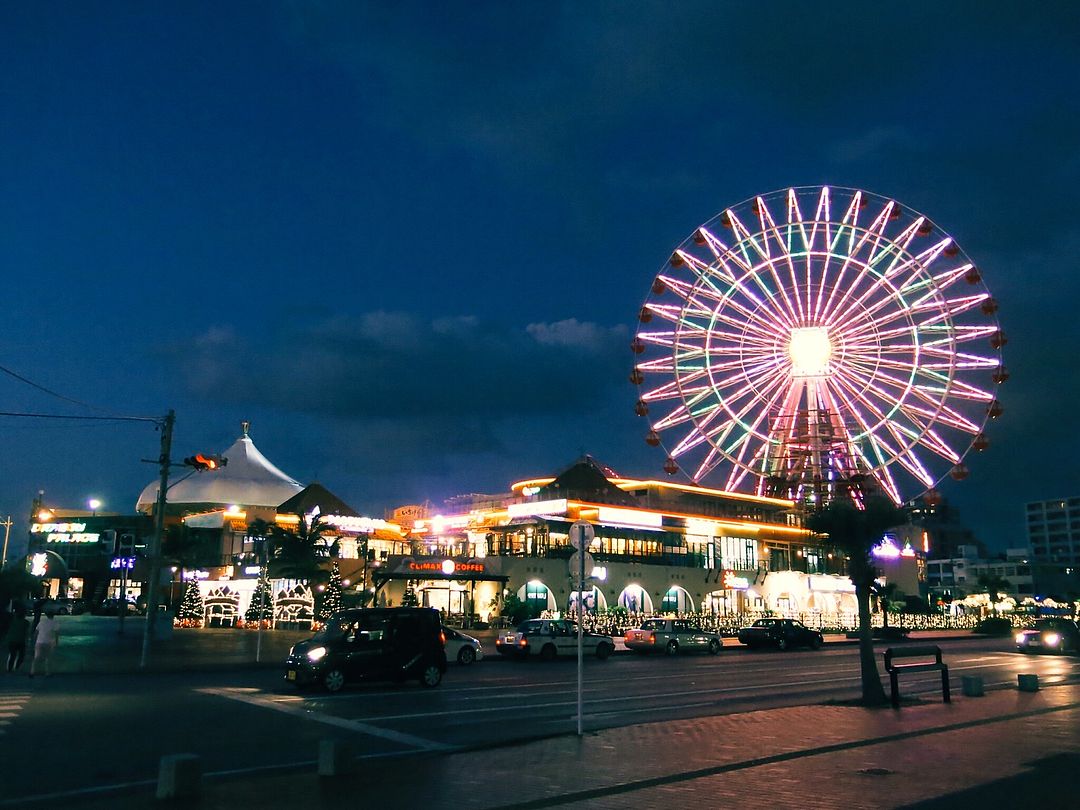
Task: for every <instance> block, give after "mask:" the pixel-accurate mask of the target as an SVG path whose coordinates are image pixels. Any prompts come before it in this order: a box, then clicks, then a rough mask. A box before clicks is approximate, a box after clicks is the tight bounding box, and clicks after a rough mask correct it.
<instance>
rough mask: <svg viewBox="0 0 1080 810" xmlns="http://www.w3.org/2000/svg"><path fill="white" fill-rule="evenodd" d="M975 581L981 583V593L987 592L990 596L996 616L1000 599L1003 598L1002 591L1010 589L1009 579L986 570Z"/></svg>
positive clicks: (991, 607) (991, 606)
mask: <svg viewBox="0 0 1080 810" xmlns="http://www.w3.org/2000/svg"><path fill="white" fill-rule="evenodd" d="M975 581H976V582H977V583H978V585H979V593H985V594H986V595H987V596H988V597H989V598H990V610H991V612H992V613H993V614H994V615H995V616H996V615H997V603H998V600H999V599H1000V598H1001V594H1002V592H1004V591H1008V590H1009V580H1007V579H1005V577H1003V576H1000V575H998V574H992V573H990V572H989V571H986V572H984V573H982V574H979V577H978V579H976V580H975Z"/></svg>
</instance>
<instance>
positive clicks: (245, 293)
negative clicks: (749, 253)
mask: <svg viewBox="0 0 1080 810" xmlns="http://www.w3.org/2000/svg"><path fill="white" fill-rule="evenodd" d="M1077 8H1078V7H1077V6H1075V5H1074V4H1072V3H1040V4H1035V5H1033V6H1031V7H1030V8H1021V7H1019V6H1017V5H1015V4H1005V3H993V2H957V3H933V2H915V3H902V4H865V3H796V2H777V3H769V4H757V3H736V2H703V3H696V2H678V3H670V2H633V3H615V2H567V3H556V2H551V3H521V2H475V3H438V4H436V3H409V2H394V3H360V2H276V3H275V2H258V3H256V2H230V3H221V2H214V3H201V2H183V3H145V2H109V3H81V2H34V3H6V4H3V5H2V6H0V268H2V272H3V277H4V279H5V281H6V284H5V293H4V296H3V306H2V308H0V366H3V367H5V368H7V369H10V370H12V371H14V372H16V373H18V374H21V375H23V376H25V377H27V378H29V379H31V380H33V381H35V382H36V383H38V384H40V385H42V386H44V387H46V388H48V389H50V390H52V391H55V392H58V393H60V394H62V395H64V396H65V397H69V398H71V399H75V400H79V401H80V402H84V403H88V404H89V405H92V406H94V408H96V409H97V410H89V409H87V408H84V407H81V406H78V405H75V404H72V403H70V402H67V401H64V400H61V399H57V398H55V397H51V396H49V395H47V394H45V393H42V392H41V391H38V390H36V389H34V388H31V387H29V386H26V385H24V384H23V383H20V382H19V381H17V380H15V379H14V378H12V377H10V376H6V375H0V410H3V411H33V412H42V413H61V414H102V413H103V414H116V413H123V414H138V415H162V414H164V413H165V412H166V411H167V410H168V409H169V408H174V409H175V410H176V412H177V429H176V441H175V452H176V455H178V456H183V455H187V454H190V453H193V452H196V451H207V450H212V451H219V450H222V449H224V448H225V447H227V446H228V445H229V444H231V442H232V441H233V440H234V439H235V438H236V437H237V436H238V435H239V433H240V421H241V420H242V419H249V420H251V422H252V423H253V427H252V437H253V439H254V440H255V442H256V444H257V445H258V446H259V447H260V448H261V449H262V450H263V451H264V452H265V453H266V454H267V456H268V457H269V458H270V459H271V460H273V461H274V462H275V463H276V464H277V465H278V466H280V467H281V468H282V469H284V470H285V471H286V472H288V473H289V474H290V475H293V476H294V477H296V478H298V479H300V480H302V481H304V482H308V481H312V480H316V479H317V480H319V481H320V482H321V483H323V484H324V485H326V486H327V487H328V488H330V489H331V490H332V491H334V492H335V493H337V494H338V495H340V496H341V497H343V498H344V499H345V500H346V501H348V502H349V503H351V504H352V505H353V506H355V507H356V508H358V509H360V510H362V511H364V512H368V513H372V514H376V515H381V514H382V512H383V510H384V509H387V508H391V507H393V506H396V505H400V504H404V503H413V502H418V501H423V500H425V499H429V500H431V501H436V502H438V501H440V500H441V499H443V498H444V497H446V496H449V495H453V494H458V493H464V492H498V491H503V490H505V489H506V487H507V486H508V484H509V483H510V482H511V481H513V480H516V479H520V478H524V477H529V476H533V475H542V474H547V473H553V472H555V471H557V470H558V469H559V468H561V467H563V466H565V465H567V464H568V463H570V462H571V461H573V460H574V458H575V457H577V456H578V455H580V454H581V453H582V452H588V453H591V454H592V455H594V456H595V457H597V458H599V459H600V460H601V461H603V462H605V463H606V464H608V465H610V466H612V467H613V468H615V469H616V470H618V471H619V472H620V473H622V474H624V475H630V476H663V473H662V472H661V470H660V468H661V465H662V464H663V462H664V454H663V452H662V451H660V450H659V449H653V448H649V447H648V446H647V445H645V443H644V442H643V441H642V435H643V433H644V431H645V429H646V428H645V426H644V424H643V420H640V419H638V418H637V417H636V416H634V414H633V405H634V401H635V399H636V393H635V389H634V388H633V386H631V385H630V384H629V382H628V381H627V373H628V371H629V368H630V367H631V364H632V355H631V354H630V352H629V350H628V344H629V342H630V340H631V338H632V337H633V331H634V328H635V325H636V314H637V311H638V309H639V307H640V306H641V302H642V301H643V299H644V297H645V295H646V292H647V291H648V288H649V285H650V283H651V281H652V278H653V276H654V275H655V273H656V272H657V270H658V269H659V268H660V266H661V265H662V264H663V262H664V260H665V258H666V257H667V256H668V254H669V253H670V251H671V249H672V247H673V246H674V245H676V244H678V243H679V242H681V241H682V240H683V239H684V238H685V237H686V236H687V235H688V234H689V233H690V232H691V231H692V230H693V229H694V228H695V227H696V226H697V225H698V224H700V223H701V222H704V221H706V220H708V219H710V218H711V217H712V216H714V215H715V214H716V213H717V212H718V211H720V210H721V209H722V208H724V207H725V206H728V205H733V204H735V203H738V202H740V201H742V200H744V199H746V198H747V197H749V196H751V195H753V194H758V193H765V192H768V191H771V190H774V189H778V188H783V187H787V186H790V185H814V184H834V185H845V186H854V187H859V188H865V189H867V190H870V191H873V192H876V193H878V194H882V195H885V196H888V197H893V198H895V199H898V200H900V201H901V202H903V203H905V204H906V205H909V206H911V207H913V208H915V209H917V210H919V211H921V212H923V213H925V214H927V215H928V216H930V217H931V218H932V219H933V220H934V221H935V222H937V223H938V224H939V225H941V227H943V228H944V229H945V230H946V231H947V232H949V233H950V234H952V235H953V236H954V237H955V238H956V239H957V240H958V241H959V243H960V244H961V245H962V246H963V247H964V249H965V250H966V251H967V253H968V254H969V255H971V256H972V257H973V258H974V259H975V261H977V262H978V263H979V265H980V267H981V268H982V271H983V275H984V278H985V279H986V282H987V284H988V286H989V287H990V289H991V290H992V292H993V293H994V295H995V297H996V298H997V299H998V300H999V302H1000V304H1001V312H1000V318H1001V321H1002V323H1003V325H1004V328H1005V329H1006V331H1007V333H1008V335H1009V340H1010V342H1009V344H1008V346H1007V347H1006V349H1005V356H1006V362H1007V365H1008V367H1009V369H1010V371H1011V372H1012V378H1011V379H1010V381H1009V382H1008V384H1007V385H1006V387H1005V388H1004V389H1003V391H1002V395H1001V399H1002V402H1003V404H1004V406H1005V415H1004V416H1003V417H1002V418H1001V419H1000V420H998V421H997V422H996V423H994V424H993V425H992V427H991V430H990V433H989V435H990V439H991V448H990V449H989V450H987V451H986V452H985V453H983V454H980V455H979V456H978V457H975V458H971V459H970V460H969V466H970V467H971V468H972V475H971V477H970V478H969V479H968V480H967V481H964V482H963V483H960V484H957V483H955V482H952V481H947V482H946V483H944V484H943V485H942V487H941V489H942V491H943V492H944V494H945V495H946V497H948V498H949V499H950V500H951V501H952V502H953V503H955V505H957V506H958V507H959V508H960V510H961V511H962V514H963V515H964V517H965V518H966V520H967V521H968V522H969V523H970V524H971V525H972V526H973V527H974V528H975V529H976V530H977V532H978V534H979V536H980V537H981V538H982V539H984V540H986V541H987V542H988V543H990V544H991V545H992V546H996V547H1005V546H1008V545H1019V544H1021V543H1022V542H1023V540H1024V534H1023V504H1024V503H1025V501H1028V500H1035V499H1041V498H1048V497H1057V496H1064V495H1077V494H1080V481H1078V475H1077V467H1078V465H1077V463H1076V460H1075V452H1074V451H1075V445H1076V435H1077V418H1076V415H1075V413H1076V403H1077V402H1078V401H1080V382H1078V381H1080V375H1078V374H1077V373H1076V370H1075V355H1076V352H1077V349H1078V348H1080V340H1078V337H1080V326H1078V322H1080V319H1078V317H1077V306H1078V305H1077V300H1078V296H1077V293H1078V288H1080V280H1078V274H1077V271H1076V264H1077V258H1076V257H1077V255H1078V254H1080V225H1078V219H1077V213H1076V209H1077V205H1076V189H1077V184H1078V183H1077V181H1078V180H1080V115H1078V110H1080V87H1078V85H1080V80H1078V76H1080V49H1078V48H1077V46H1076V43H1077V42H1078V41H1080V11H1078V10H1077ZM157 442H158V438H157V435H156V434H155V433H154V431H153V429H152V427H150V426H148V425H143V424H124V425H116V424H112V423H90V424H87V423H66V422H42V421H35V420H27V419H19V418H11V417H0V456H2V458H3V460H4V462H5V463H4V475H3V476H2V478H0V512H2V513H4V514H6V513H10V514H12V515H13V516H14V517H15V519H16V520H17V521H19V523H17V526H16V530H15V531H16V533H17V534H19V533H21V532H22V531H23V527H24V526H25V518H26V516H27V514H28V512H29V509H30V503H31V500H32V499H33V497H34V495H35V494H36V493H37V492H38V490H45V493H46V499H47V501H48V502H49V503H51V504H54V505H58V506H78V505H80V504H82V503H85V501H86V499H87V498H88V497H91V496H97V497H99V498H101V499H102V500H104V501H105V503H106V506H105V507H104V508H105V509H111V510H116V511H130V510H131V509H132V508H133V506H134V502H135V499H136V497H137V496H138V493H139V492H140V490H141V489H142V487H143V486H144V485H145V484H146V483H147V482H149V481H150V480H151V479H152V478H153V477H154V469H153V467H152V466H151V465H148V464H144V463H142V462H141V461H140V459H143V458H152V457H155V456H156V454H157Z"/></svg>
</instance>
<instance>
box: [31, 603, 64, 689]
mask: <svg viewBox="0 0 1080 810" xmlns="http://www.w3.org/2000/svg"><path fill="white" fill-rule="evenodd" d="M59 642H60V622H58V621H57V620H56V609H55V608H54V607H52V606H51V605H50V606H49V607H47V608H45V615H44V616H42V617H41V621H40V622H38V626H37V638H36V639H35V640H34V660H33V661H31V662H30V677H31V678H33V677H34V675H36V674H37V669H38V667H39V666H41V667H43V668H44V669H45V675H46V677H48V676H49V675H50V674H51V672H50V669H51V668H50V665H49V662H50V660H51V659H52V654H53V650H55V649H56V645H57V644H58V643H59Z"/></svg>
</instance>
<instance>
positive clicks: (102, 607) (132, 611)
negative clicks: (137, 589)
mask: <svg viewBox="0 0 1080 810" xmlns="http://www.w3.org/2000/svg"><path fill="white" fill-rule="evenodd" d="M125 601H126V602H127V611H126V612H125V614H124V615H125V616H135V615H138V612H139V611H137V610H136V606H135V601H134V600H132V599H127V600H125ZM121 606H122V603H121V601H120V600H119V599H115V598H110V599H106V600H105V601H103V602H99V603H98V604H96V605H95V606H94V607H93V609H92V610H91V611H90V612H91V613H92V614H93V615H95V616H119V615H120V608H121Z"/></svg>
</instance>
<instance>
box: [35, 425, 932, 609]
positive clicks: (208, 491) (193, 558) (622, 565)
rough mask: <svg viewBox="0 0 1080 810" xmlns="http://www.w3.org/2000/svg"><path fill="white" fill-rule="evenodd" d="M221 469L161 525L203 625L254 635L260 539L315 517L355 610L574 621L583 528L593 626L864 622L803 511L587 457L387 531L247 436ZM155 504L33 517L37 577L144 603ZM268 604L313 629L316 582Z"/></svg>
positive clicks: (171, 573) (167, 585)
mask: <svg viewBox="0 0 1080 810" xmlns="http://www.w3.org/2000/svg"><path fill="white" fill-rule="evenodd" d="M222 455H223V456H225V457H227V458H228V464H227V465H226V466H225V467H223V468H222V469H220V470H218V471H214V472H207V473H196V474H194V475H192V476H191V477H189V478H188V479H186V480H184V481H180V482H178V483H177V484H175V485H174V486H172V487H170V489H169V492H168V501H167V509H166V527H167V538H166V544H165V548H164V556H165V559H166V565H165V566H164V569H163V571H164V575H165V581H163V583H162V585H163V593H164V598H165V600H166V601H167V602H168V603H169V605H170V607H171V608H173V609H175V607H176V605H177V603H178V601H179V599H180V597H181V595H182V592H183V590H184V585H185V583H191V582H195V583H197V584H198V587H199V589H200V591H201V595H202V597H203V603H204V605H205V606H206V607H205V609H206V616H205V619H206V623H207V624H212V625H226V626H227V625H233V624H237V623H240V622H242V620H243V616H244V614H245V612H246V611H247V608H248V605H249V604H250V602H251V597H252V594H253V593H254V592H255V587H256V583H257V581H258V579H259V576H260V572H261V570H262V569H261V567H260V560H259V558H258V547H259V542H260V538H259V537H258V536H256V535H255V534H254V533H253V531H252V524H255V523H256V522H257V521H262V522H264V525H265V524H271V525H275V524H276V525H277V526H279V527H282V528H283V529H286V530H289V529H296V528H297V527H298V525H299V524H300V522H301V521H305V522H306V523H310V521H311V520H313V519H314V517H315V516H316V515H317V516H318V517H319V520H320V522H321V523H322V524H323V525H324V526H325V531H324V536H325V538H326V541H327V543H328V544H329V543H334V544H335V548H336V550H337V552H338V556H337V558H336V560H337V565H338V567H339V570H340V574H341V577H342V580H343V583H345V584H346V601H347V602H348V601H350V597H351V600H353V601H365V602H369V603H372V604H380V605H400V604H408V603H412V602H414V601H415V603H417V604H422V605H428V606H431V607H435V608H438V609H440V610H442V611H443V612H444V613H446V614H447V615H448V616H452V617H460V618H461V619H462V620H463V621H465V622H469V621H474V620H481V621H490V620H492V619H494V618H496V617H499V616H501V615H503V611H504V607H505V606H506V603H507V600H508V599H509V600H511V601H514V600H516V601H518V602H520V603H524V604H525V605H526V607H527V609H528V610H529V612H531V613H534V614H536V613H540V612H542V611H550V612H563V611H568V610H576V608H577V604H578V600H579V594H578V593H577V591H576V589H575V587H574V586H573V585H572V581H573V580H572V577H571V573H570V570H569V566H568V563H569V561H570V556H571V554H572V553H573V549H572V547H571V544H570V527H571V525H572V524H573V523H574V522H575V521H586V522H588V523H589V524H590V525H591V526H592V527H593V530H594V534H595V538H594V540H593V542H592V544H591V545H590V548H589V553H590V555H591V556H590V557H589V569H588V571H587V572H586V573H587V574H588V575H589V577H590V579H589V583H590V587H589V588H587V589H586V590H585V592H584V594H583V597H582V598H583V602H584V606H585V608H586V610H589V611H603V610H611V609H614V608H621V609H624V610H625V611H627V612H628V613H630V614H634V613H682V614H688V613H706V614H713V615H714V616H717V617H723V616H731V617H732V619H733V620H734V619H735V617H740V616H745V614H747V613H749V612H757V611H773V612H776V613H781V614H788V615H800V616H806V615H808V614H816V615H817V617H819V618H820V619H821V620H822V621H832V620H833V619H832V617H834V616H837V615H843V614H847V615H848V617H849V618H850V617H851V616H853V614H854V612H855V611H856V604H855V598H854V587H853V586H852V584H851V582H850V580H849V579H848V578H847V577H846V576H845V575H844V570H845V560H844V558H843V555H842V554H841V553H840V552H839V551H838V550H837V549H835V548H833V547H831V546H830V545H829V543H828V541H827V539H822V538H820V537H818V536H815V535H813V534H812V533H811V532H810V531H809V530H808V529H806V528H805V527H804V526H803V525H802V518H801V512H800V511H799V510H798V509H797V508H796V504H794V503H793V502H791V501H788V500H784V499H779V498H769V497H759V496H754V495H746V494H739V493H732V492H724V491H720V490H715V489H709V488H705V487H699V486H691V485H686V484H679V483H675V482H670V481H656V480H642V479H634V478H624V477H621V476H619V475H617V474H616V473H615V472H614V471H612V470H610V469H609V468H607V467H605V466H603V465H602V464H600V463H598V462H597V461H595V460H594V459H592V458H590V457H588V456H586V457H583V458H581V459H579V460H578V461H576V462H575V463H573V464H571V465H570V466H569V467H568V468H567V469H565V470H563V471H562V472H560V473H559V474H557V475H553V476H549V477H542V478H535V479H529V480H524V481H520V482H518V483H515V484H513V485H512V486H511V487H510V489H509V491H507V492H505V493H502V494H498V495H468V496H460V497H457V498H454V499H452V500H450V501H449V502H447V503H446V504H445V508H444V509H442V510H437V509H434V508H433V507H431V506H430V505H422V506H417V505H413V506H403V507H399V508H398V509H396V510H394V512H393V513H392V514H390V515H387V518H388V519H382V518H372V517H367V516H363V515H360V514H358V513H357V512H356V511H355V510H353V509H352V508H351V507H350V506H348V504H346V503H345V502H344V501H343V500H342V499H340V498H338V497H337V496H336V495H334V494H333V493H331V492H330V491H329V490H327V489H326V488H325V487H323V486H322V485H320V484H318V483H314V484H310V485H308V486H304V485H303V484H301V483H300V482H299V481H297V480H296V479H294V478H292V477H290V476H289V475H287V474H286V473H284V472H282V471H281V470H280V469H278V468H277V467H276V466H275V465H273V464H272V463H271V462H270V461H269V460H268V459H267V458H266V457H265V456H263V454H262V453H261V452H260V451H259V450H258V449H257V448H256V447H255V445H254V443H253V442H252V440H251V438H250V436H249V435H248V431H247V426H246V425H245V427H244V431H243V435H242V436H241V437H240V438H239V439H237V441H236V442H235V443H234V444H233V445H232V446H231V447H230V448H228V449H227V450H226V451H224V453H223V454H222ZM156 494H157V484H156V483H152V484H150V485H148V486H147V488H146V489H145V490H144V491H143V493H142V494H141V496H140V497H139V498H138V508H137V510H136V512H135V513H134V514H132V515H127V516H124V515H86V514H77V513H75V512H74V511H73V510H61V509H51V508H50V507H48V506H46V504H45V503H44V502H43V501H39V502H36V503H35V514H38V515H39V518H40V519H38V520H36V521H35V523H34V524H33V526H32V529H31V548H30V552H31V554H30V560H31V562H32V563H33V561H34V560H37V562H38V564H39V565H40V566H41V568H42V572H43V575H44V576H45V578H46V580H47V582H48V585H49V588H50V592H51V593H52V594H53V595H69V596H74V597H80V598H85V599H87V600H88V601H100V599H102V598H105V597H114V598H115V597H118V596H119V595H120V594H121V592H123V593H124V595H125V596H127V597H128V598H130V599H132V600H137V599H138V598H139V597H140V595H141V594H142V592H143V583H144V582H145V580H146V576H147V572H148V569H149V565H148V563H147V560H146V559H145V556H146V549H147V548H148V547H149V543H150V538H151V533H152V517H151V513H152V511H153V508H154V505H155V503H156ZM112 535H122V536H126V537H129V538H130V540H131V547H132V548H134V553H133V554H132V556H131V557H130V558H124V559H121V560H120V562H119V566H120V567H119V568H118V563H117V558H116V557H115V556H114V555H113V554H112V548H111V546H109V544H108V543H107V542H106V538H110V537H112ZM880 551H881V554H880V559H879V565H880V566H881V568H882V570H883V573H884V576H885V578H886V579H887V580H889V581H894V582H897V584H898V586H899V587H900V589H901V590H903V591H904V592H905V593H910V594H918V593H919V592H920V580H921V579H922V578H923V567H922V562H923V560H922V557H921V556H920V555H919V554H917V553H916V552H915V550H913V548H912V546H911V544H910V543H907V542H904V540H903V538H899V539H898V540H897V542H896V543H893V544H890V543H888V542H887V543H886V544H885V545H884V546H883V547H882V549H881V550H880ZM326 564H327V566H329V565H330V564H331V563H330V561H329V559H327V562H326ZM121 574H123V576H121ZM316 587H317V586H316ZM271 590H272V593H273V594H274V610H275V617H276V618H278V619H280V620H282V621H288V622H300V623H303V622H305V621H309V620H310V619H311V617H312V616H313V610H314V602H315V594H314V593H313V592H312V586H311V585H310V584H309V583H305V582H299V581H292V580H284V579H279V580H275V581H273V582H272V583H271ZM361 596H362V597H363V599H361Z"/></svg>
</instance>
